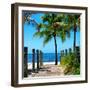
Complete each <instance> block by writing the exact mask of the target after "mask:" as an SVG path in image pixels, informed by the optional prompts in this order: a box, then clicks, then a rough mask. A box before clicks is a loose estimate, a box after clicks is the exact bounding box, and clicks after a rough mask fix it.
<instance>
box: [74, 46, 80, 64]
mask: <svg viewBox="0 0 90 90" xmlns="http://www.w3.org/2000/svg"><path fill="white" fill-rule="evenodd" d="M75 54H76V58H77V59H78V62H79V63H80V47H78V46H77V47H75Z"/></svg>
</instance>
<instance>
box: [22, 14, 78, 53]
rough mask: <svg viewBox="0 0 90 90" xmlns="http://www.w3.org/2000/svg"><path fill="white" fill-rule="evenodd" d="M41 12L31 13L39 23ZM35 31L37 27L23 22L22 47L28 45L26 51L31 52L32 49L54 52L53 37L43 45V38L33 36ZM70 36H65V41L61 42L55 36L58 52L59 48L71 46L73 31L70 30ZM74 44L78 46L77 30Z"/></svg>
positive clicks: (63, 48)
mask: <svg viewBox="0 0 90 90" xmlns="http://www.w3.org/2000/svg"><path fill="white" fill-rule="evenodd" d="M43 15H44V14H43V13H36V14H32V16H31V18H33V19H34V20H35V21H36V22H37V23H41V22H42V20H41V16H43ZM35 32H37V29H36V28H35V27H34V26H32V25H31V24H27V23H24V47H28V53H31V52H32V49H33V48H35V49H36V50H37V49H39V50H42V51H43V52H44V53H54V52H55V49H54V47H55V46H54V39H53V38H52V40H51V41H50V42H48V43H47V44H46V45H45V46H43V38H39V37H37V38H36V37H33V35H34V33H35ZM70 33H71V34H70V35H71V36H70V38H67V39H66V40H65V42H63V43H62V41H61V39H60V38H58V37H57V50H58V53H60V51H61V50H65V49H69V48H73V31H71V32H70ZM76 45H77V46H80V32H79V30H78V31H77V33H76Z"/></svg>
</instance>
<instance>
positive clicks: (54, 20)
mask: <svg viewBox="0 0 90 90" xmlns="http://www.w3.org/2000/svg"><path fill="white" fill-rule="evenodd" d="M63 18H64V14H55V13H47V14H44V16H43V17H42V20H43V23H40V24H38V28H40V32H36V33H35V34H34V36H39V37H44V42H43V44H44V45H45V44H46V43H48V42H49V41H50V40H51V39H52V38H53V39H54V44H55V65H57V64H58V58H57V57H58V56H57V37H60V38H61V40H62V42H64V41H65V39H66V35H68V36H70V33H69V31H68V30H66V29H65V28H66V27H67V24H66V23H64V22H63Z"/></svg>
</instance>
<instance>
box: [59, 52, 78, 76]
mask: <svg viewBox="0 0 90 90" xmlns="http://www.w3.org/2000/svg"><path fill="white" fill-rule="evenodd" d="M60 64H61V65H62V66H63V67H64V68H65V70H64V73H65V74H66V75H79V74H80V63H79V60H78V59H77V58H76V55H75V53H71V54H68V55H66V56H63V57H61V62H60Z"/></svg>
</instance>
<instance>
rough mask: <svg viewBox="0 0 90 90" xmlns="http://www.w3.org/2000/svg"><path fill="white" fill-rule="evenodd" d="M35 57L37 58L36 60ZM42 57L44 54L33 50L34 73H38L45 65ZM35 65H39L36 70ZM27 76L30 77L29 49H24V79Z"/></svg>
mask: <svg viewBox="0 0 90 90" xmlns="http://www.w3.org/2000/svg"><path fill="white" fill-rule="evenodd" d="M35 56H37V57H36V58H35ZM42 56H43V53H42V51H41V50H35V49H32V70H31V71H32V72H36V71H38V70H39V69H40V68H41V67H42V65H43V60H42V58H43V57H42ZM35 59H36V60H35ZM35 61H37V62H35ZM35 63H36V64H37V67H36V68H35ZM27 76H28V47H24V77H27Z"/></svg>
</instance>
